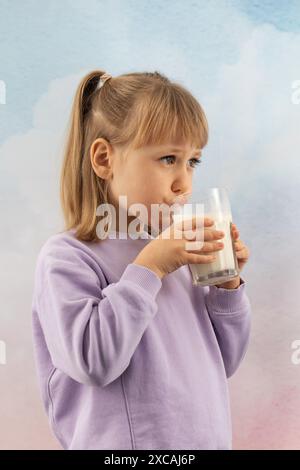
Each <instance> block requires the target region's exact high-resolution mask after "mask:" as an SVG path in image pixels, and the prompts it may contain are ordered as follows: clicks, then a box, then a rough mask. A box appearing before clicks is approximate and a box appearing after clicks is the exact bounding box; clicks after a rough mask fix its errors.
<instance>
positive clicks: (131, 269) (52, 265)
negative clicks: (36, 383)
mask: <svg viewBox="0 0 300 470" xmlns="http://www.w3.org/2000/svg"><path fill="white" fill-rule="evenodd" d="M96 264H97V263H95V260H94V259H93V258H92V257H91V255H90V254H89V253H87V252H85V251H83V250H82V249H79V248H75V247H74V246H73V247H71V249H70V247H65V246H64V247H60V248H57V247H56V249H55V250H48V251H47V253H46V254H43V256H41V260H40V262H39V269H38V280H37V281H36V282H37V284H36V302H37V312H38V317H39V321H40V324H41V327H42V330H43V333H44V336H45V341H46V344H47V348H48V350H49V353H50V356H51V360H52V363H53V365H54V366H55V367H56V368H58V369H60V370H61V371H63V372H64V373H65V374H67V375H69V376H70V377H71V378H73V379H74V380H76V381H78V382H80V383H84V384H91V385H100V386H105V385H107V384H109V383H110V382H112V381H113V380H115V379H116V378H117V377H119V376H120V375H121V374H122V372H123V371H124V370H125V369H126V368H127V366H128V365H129V362H130V359H131V357H132V355H133V353H134V352H135V349H136V348H137V346H138V344H139V342H140V340H141V337H142V335H143V333H144V331H145V329H146V328H147V326H148V324H149V323H150V322H151V320H152V318H153V317H154V315H155V314H156V312H157V308H158V306H157V303H156V296H157V294H158V291H159V289H160V287H161V284H162V283H161V279H160V278H159V277H158V276H157V275H156V274H155V273H154V272H153V271H151V270H150V269H148V268H146V267H144V266H139V265H136V264H133V263H131V264H128V265H127V267H126V269H125V270H124V272H123V274H122V276H121V277H120V279H119V281H118V282H115V283H111V284H109V285H106V286H105V287H104V288H102V287H101V282H100V277H101V276H99V273H97V269H98V270H99V269H100V268H99V264H97V267H96Z"/></svg>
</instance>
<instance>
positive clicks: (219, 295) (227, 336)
mask: <svg viewBox="0 0 300 470" xmlns="http://www.w3.org/2000/svg"><path fill="white" fill-rule="evenodd" d="M245 288H246V283H245V281H244V280H243V279H242V278H241V284H240V285H239V287H237V288H236V289H225V288H221V287H216V286H214V285H212V286H207V288H206V289H207V290H206V291H205V303H206V307H207V310H208V313H209V316H210V319H211V322H212V324H213V327H214V330H215V334H216V337H217V340H218V343H219V347H220V350H221V354H222V357H223V362H224V366H225V370H226V375H227V377H228V378H229V377H231V376H232V375H233V374H234V372H235V371H236V370H237V368H238V367H239V364H240V363H241V361H242V360H243V358H244V356H245V354H246V350H247V347H248V343H249V337H250V327H251V305H250V301H249V298H248V296H247V294H246V291H245Z"/></svg>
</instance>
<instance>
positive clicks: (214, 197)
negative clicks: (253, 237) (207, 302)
mask: <svg viewBox="0 0 300 470" xmlns="http://www.w3.org/2000/svg"><path fill="white" fill-rule="evenodd" d="M187 201H188V202H187ZM174 203H175V205H174V206H173V207H174V211H173V213H172V217H173V220H174V222H175V223H176V224H177V223H178V222H179V223H180V222H181V223H182V230H188V229H190V228H191V225H188V222H185V220H187V219H189V220H191V218H192V217H193V216H197V218H198V217H199V218H200V219H202V228H200V230H202V237H203V235H204V228H203V217H209V218H211V219H213V220H214V225H211V226H209V227H205V229H206V230H207V229H214V230H221V231H223V232H224V234H225V236H224V237H223V238H221V239H220V240H219V241H222V242H223V244H224V248H222V249H221V250H218V251H214V252H212V254H214V255H215V256H216V259H215V260H214V261H211V262H210V263H203V264H202V263H199V264H189V265H188V266H189V269H190V271H191V274H192V279H193V284H194V285H203V286H208V285H214V284H222V283H223V282H226V281H229V280H230V279H232V278H234V277H236V276H238V275H239V269H238V261H237V257H236V253H235V249H234V240H233V238H232V235H231V226H232V214H231V207H230V202H229V197H228V193H227V190H226V189H225V188H208V189H205V190H201V191H197V192H196V193H193V194H191V193H189V194H188V196H187V195H184V197H183V198H182V199H180V196H179V197H178V198H176V200H174ZM185 227H187V228H185ZM194 231H195V229H194ZM200 239H201V241H204V242H205V241H206V240H203V238H201V237H200V238H199V237H196V240H200ZM207 241H208V240H207ZM214 241H217V240H214ZM194 243H195V242H194ZM193 249H194V248H193ZM199 254H200V251H199ZM205 254H208V253H207V252H205Z"/></svg>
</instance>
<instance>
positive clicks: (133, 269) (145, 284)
mask: <svg viewBox="0 0 300 470" xmlns="http://www.w3.org/2000/svg"><path fill="white" fill-rule="evenodd" d="M121 279H122V280H124V279H125V280H126V281H132V282H134V283H135V284H136V285H138V286H139V287H142V288H143V289H145V290H146V291H147V293H148V294H150V295H152V296H153V297H156V295H157V294H158V291H159V289H160V288H161V286H162V281H161V279H160V277H158V275H157V274H156V273H155V272H154V271H152V270H151V269H149V268H146V266H141V265H140V264H134V263H130V264H128V265H127V266H126V268H125V270H124V272H123V274H122V276H121V278H120V280H121Z"/></svg>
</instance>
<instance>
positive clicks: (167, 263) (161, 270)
mask: <svg viewBox="0 0 300 470" xmlns="http://www.w3.org/2000/svg"><path fill="white" fill-rule="evenodd" d="M203 224H204V227H203V234H204V242H203V246H202V247H201V248H200V249H198V250H197V249H196V250H190V249H189V250H186V247H185V244H186V243H187V242H191V241H193V240H194V243H196V241H195V238H196V234H194V235H193V236H189V237H188V238H187V237H186V235H187V234H186V232H185V231H184V227H182V230H180V227H181V226H182V225H183V224H182V222H180V223H179V225H178V222H177V223H176V224H174V223H173V224H172V225H170V227H168V228H167V229H166V230H169V237H168V238H162V234H163V233H164V232H166V230H165V231H164V232H162V233H160V234H159V235H158V236H157V237H156V238H154V239H153V240H152V241H151V242H150V243H148V244H147V245H146V246H145V248H143V249H142V250H141V251H140V253H139V254H138V256H137V257H136V258H135V260H134V261H133V263H134V264H138V265H141V266H145V267H146V268H149V269H151V270H152V271H154V272H155V273H156V274H157V275H158V276H159V277H160V278H161V279H162V278H163V277H164V276H165V275H166V274H169V273H171V272H173V271H175V270H176V269H178V268H180V267H181V266H183V265H185V264H201V263H211V262H213V261H214V259H215V256H214V254H213V252H214V251H219V250H222V249H223V248H224V244H223V243H222V242H217V241H216V240H218V239H221V238H223V237H224V232H221V231H219V230H214V229H213V228H206V227H212V226H213V225H214V221H213V220H212V219H209V218H208V217H204V222H203ZM175 226H176V227H177V230H180V234H181V235H180V236H181V238H174V231H175ZM178 227H179V228H178ZM197 227H199V220H198V222H197ZM195 228H196V217H192V230H195ZM201 228H202V227H201Z"/></svg>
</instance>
